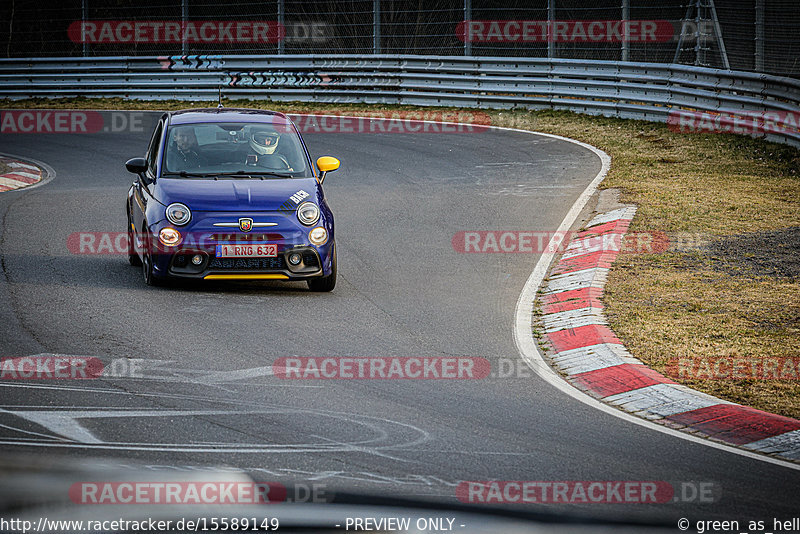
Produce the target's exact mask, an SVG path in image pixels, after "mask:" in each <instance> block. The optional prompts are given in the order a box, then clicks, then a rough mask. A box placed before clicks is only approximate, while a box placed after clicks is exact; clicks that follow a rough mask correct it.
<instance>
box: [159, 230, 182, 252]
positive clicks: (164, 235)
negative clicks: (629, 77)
mask: <svg viewBox="0 0 800 534" xmlns="http://www.w3.org/2000/svg"><path fill="white" fill-rule="evenodd" d="M158 240H159V241H161V242H162V243H163V244H164V245H166V246H168V247H174V246H175V245H177V244H178V243H180V242H181V233H180V232H179V231H177V230H176V229H175V228H170V227H166V228H162V229H161V231H160V232H158Z"/></svg>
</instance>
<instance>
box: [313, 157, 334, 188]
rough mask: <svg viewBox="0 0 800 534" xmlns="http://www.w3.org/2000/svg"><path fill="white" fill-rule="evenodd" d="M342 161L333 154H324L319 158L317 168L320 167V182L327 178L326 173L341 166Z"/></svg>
mask: <svg viewBox="0 0 800 534" xmlns="http://www.w3.org/2000/svg"><path fill="white" fill-rule="evenodd" d="M339 164H340V161H339V160H338V159H336V158H334V157H333V156H322V157H321V158H319V159H317V169H319V183H322V181H323V180H324V179H325V175H326V174H328V173H329V172H333V171H335V170H336V169H338V168H339Z"/></svg>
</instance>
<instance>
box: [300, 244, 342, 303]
mask: <svg viewBox="0 0 800 534" xmlns="http://www.w3.org/2000/svg"><path fill="white" fill-rule="evenodd" d="M307 283H308V288H309V289H310V290H311V291H318V292H327V291H333V288H334V287H336V244H335V243H334V245H333V251H332V252H331V274H329V275H328V276H320V277H319V278H312V279H311V280H308V282H307Z"/></svg>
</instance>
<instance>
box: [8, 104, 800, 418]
mask: <svg viewBox="0 0 800 534" xmlns="http://www.w3.org/2000/svg"><path fill="white" fill-rule="evenodd" d="M226 104H227V105H231V106H237V105H239V106H246V107H264V108H269V109H275V110H278V111H284V112H287V113H302V112H312V111H313V112H331V111H346V112H351V113H357V112H359V111H373V112H374V111H376V110H386V111H395V110H396V111H401V110H419V109H421V108H414V107H409V106H375V105H372V106H368V105H360V104H352V105H341V104H336V105H321V104H306V103H290V104H286V103H276V102H232V101H226ZM197 105H198V104H197V103H191V102H181V101H166V102H136V101H129V100H123V99H60V100H43V99H32V100H25V101H0V107H2V108H48V109H54V108H84V109H182V108H186V107H193V106H197ZM199 105H202V106H208V105H211V104H209V103H202V104H199ZM439 109H442V110H447V111H452V109H448V108H439ZM423 110H424V111H435V110H436V108H424V109H423ZM486 113H487V114H488V115H489V117H490V118H491V123H492V124H494V125H497V126H507V127H514V128H521V129H527V130H536V131H540V132H547V133H553V134H557V135H563V136H567V137H570V138H573V139H577V140H580V141H583V142H586V143H589V144H591V145H593V146H596V147H598V148H600V149H602V150H604V151H606V152H607V153H608V154H610V155H611V157H612V165H611V171H610V172H609V174H608V177H607V178H606V180H605V181H604V182H603V185H602V187H604V188H618V189H620V190H621V191H622V193H623V194H622V197H621V200H622V201H623V202H628V203H635V204H637V205H638V206H639V209H638V212H637V214H636V218H635V219H634V221H633V224H632V226H631V231H634V232H645V231H660V232H666V233H667V234H668V235H670V236H672V237H673V238H675V239H674V240H677V241H678V242H679V243H680V246H673V247H671V248H670V249H669V250H667V251H665V252H663V253H659V254H622V255H621V256H620V257H619V259H618V260H617V263H616V264H615V265H614V268H613V269H612V272H611V274H610V276H609V280H608V284H607V286H606V293H605V296H604V300H605V303H606V305H607V309H606V312H607V315H608V318H609V321H610V324H611V327H612V328H613V329H614V331H615V332H616V333H617V335H618V336H619V337H620V339H622V341H623V342H624V343H625V344H626V346H627V347H628V349H629V350H630V351H631V352H632V353H633V355H634V356H636V357H637V358H639V359H641V360H642V361H644V362H645V363H647V364H648V365H650V366H651V367H653V368H654V369H656V370H658V371H660V372H662V373H665V374H669V375H670V376H672V377H673V378H676V380H677V381H679V382H681V383H684V384H686V385H688V386H690V387H693V388H695V389H698V390H701V391H705V392H708V393H711V394H712V395H716V396H719V397H721V398H724V399H728V400H731V401H734V402H739V403H742V404H746V405H749V406H753V407H755V408H760V409H763V410H767V411H771V412H774V413H778V414H781V415H787V416H791V417H800V381H799V380H798V379H799V378H800V368H798V367H800V365H797V364H800V273H799V271H800V269H798V266H799V265H800V243H799V242H798V239H797V237H796V236H798V235H800V151H798V150H797V149H794V148H790V147H786V146H783V145H777V144H773V143H767V142H765V141H762V140H757V139H751V138H748V137H743V136H735V135H729V134H720V135H714V134H680V133H676V132H672V131H670V130H669V129H668V128H667V127H666V125H663V124H655V123H649V122H643V121H633V120H621V119H612V118H604V117H589V116H585V115H577V114H572V113H568V112H550V111H547V112H530V111H524V110H520V111H487V112H486ZM778 358H782V359H783V360H780V362H781V364H780V365H781V367H779V372H778V373H777V374H772V375H770V376H771V377H772V378H771V379H754V378H747V376H748V374H749V373H748V372H747V371H744V374H742V373H741V372H728V373H727V374H728V376H727V377H726V378H722V377H721V376H720V375H722V374H724V373H720V372H716V371H714V362H719V361H722V362H727V363H728V364H731V365H735V364H736V362H744V365H745V366H749V367H752V366H755V365H759V362H761V363H762V364H763V362H768V361H770V362H772V361H778V360H777V359H778ZM675 359H681V361H683V362H684V363H685V362H687V361H688V362H696V363H697V366H695V367H694V370H695V371H697V370H698V369H700V370H707V369H711V370H712V372H711V373H706V374H704V373H697V372H694V373H686V372H684V373H675V370H674V369H673V368H672V367H670V364H671V362H674V361H675ZM703 362H705V364H708V365H710V367H708V366H707V367H702V365H704V364H703ZM709 362H710V363H709ZM787 362H788V363H787ZM792 362H794V363H792ZM787 366H788V367H787ZM689 368H691V366H690V367H689ZM684 369H685V368H684ZM717 369H719V367H718V368H717ZM792 369H793V371H792ZM767 374H769V373H767ZM776 376H777V379H776V378H775V377H776Z"/></svg>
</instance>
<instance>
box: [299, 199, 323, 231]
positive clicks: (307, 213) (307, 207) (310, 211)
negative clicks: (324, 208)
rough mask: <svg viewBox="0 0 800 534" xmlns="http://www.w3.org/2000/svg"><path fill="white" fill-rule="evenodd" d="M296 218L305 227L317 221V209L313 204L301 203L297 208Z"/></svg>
mask: <svg viewBox="0 0 800 534" xmlns="http://www.w3.org/2000/svg"><path fill="white" fill-rule="evenodd" d="M297 218H298V219H299V220H300V222H301V223H303V224H305V225H306V226H311V225H312V224H314V223H315V222H317V221H318V220H319V208H318V207H317V205H316V204H314V203H313V202H303V203H302V204H300V205H299V206H298V207H297Z"/></svg>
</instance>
